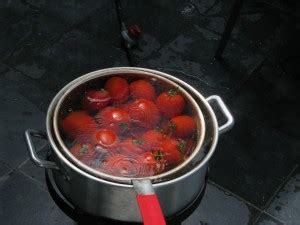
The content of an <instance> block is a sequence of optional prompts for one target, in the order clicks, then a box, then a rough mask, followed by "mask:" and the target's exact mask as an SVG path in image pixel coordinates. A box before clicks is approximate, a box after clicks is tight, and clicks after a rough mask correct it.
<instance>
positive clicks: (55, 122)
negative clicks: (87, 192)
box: [52, 69, 205, 184]
mask: <svg viewBox="0 0 300 225" xmlns="http://www.w3.org/2000/svg"><path fill="white" fill-rule="evenodd" d="M132 73H133V72H132V70H130V71H129V72H128V71H127V70H125V69H122V70H120V69H116V70H115V72H103V71H102V72H99V73H96V74H94V75H89V74H86V75H82V76H80V78H79V79H77V81H78V82H76V83H75V84H73V85H72V86H69V88H68V89H67V90H66V92H64V94H63V95H62V96H61V98H60V99H59V100H58V102H57V104H56V106H55V109H54V113H53V121H52V124H53V128H52V129H53V133H54V135H55V139H56V141H57V142H58V143H57V144H58V145H59V147H60V149H61V151H62V152H63V153H64V154H65V155H66V157H67V158H69V160H71V161H72V162H73V163H74V164H75V165H77V166H78V167H80V168H81V169H83V170H84V171H86V172H88V173H90V174H92V175H94V176H97V177H100V178H103V179H106V180H111V181H113V182H121V183H129V184H130V183H131V182H132V180H144V179H147V180H151V181H153V183H155V182H156V181H159V180H161V179H163V178H165V177H168V176H170V175H173V174H175V173H176V172H178V171H180V170H181V169H183V168H184V167H185V166H187V165H188V164H189V163H190V162H191V160H193V159H194V157H195V156H196V155H197V154H199V152H200V151H201V150H202V149H201V146H202V144H203V141H204V136H205V121H204V117H203V113H202V110H201V108H200V107H199V105H198V104H197V102H196V101H195V99H194V98H193V97H192V96H191V95H190V94H189V93H188V92H187V91H186V90H185V89H184V88H182V87H181V86H180V83H175V82H173V81H171V80H169V79H167V78H165V77H163V76H159V75H157V74H155V73H150V72H147V71H141V70H139V71H135V73H136V75H140V76H144V77H145V78H149V79H157V80H158V81H162V82H165V83H167V84H169V85H172V86H173V87H174V88H175V87H176V88H179V91H180V93H181V94H182V95H183V96H184V97H185V99H186V100H187V101H188V102H190V104H191V107H192V108H193V110H195V116H197V127H198V132H199V133H198V134H199V138H198V140H197V144H196V146H195V149H194V151H193V152H192V154H191V155H190V156H189V157H188V158H187V159H186V160H185V161H184V162H182V163H180V164H179V165H177V166H176V167H174V168H173V169H171V170H168V171H166V172H163V173H160V174H158V175H155V176H147V177H120V176H114V175H111V174H107V173H104V172H100V171H97V170H96V169H94V168H91V167H89V166H87V165H85V164H84V163H82V162H81V161H80V160H78V159H77V158H76V157H75V156H73V155H72V154H71V153H70V151H69V149H68V148H67V147H66V145H65V143H64V141H63V140H62V137H61V132H60V130H59V125H58V116H59V112H60V110H61V107H62V105H63V102H64V101H65V99H67V98H68V96H69V95H70V93H72V92H74V90H75V89H76V88H78V87H79V86H81V85H83V84H85V83H87V82H90V81H93V80H94V79H97V78H101V77H104V78H106V77H108V78H109V77H112V76H119V75H122V74H132Z"/></svg>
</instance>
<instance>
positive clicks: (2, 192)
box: [0, 172, 75, 225]
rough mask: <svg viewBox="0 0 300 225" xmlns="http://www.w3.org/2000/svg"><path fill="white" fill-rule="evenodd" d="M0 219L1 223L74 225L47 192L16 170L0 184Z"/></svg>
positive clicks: (6, 224) (13, 224)
mask: <svg viewBox="0 0 300 225" xmlns="http://www.w3.org/2000/svg"><path fill="white" fill-rule="evenodd" d="M0 221H1V224H3V225H21V224H24V225H40V224H45V225H46V224H49V225H50V224H51V225H54V224H60V225H61V224H64V225H71V224H72V225H75V223H74V221H72V220H71V219H69V218H68V217H67V216H66V215H64V214H63V212H62V211H61V210H60V209H58V208H57V206H56V205H55V203H54V202H53V200H52V199H51V197H50V195H49V193H48V192H46V191H44V190H42V189H40V188H39V187H38V186H37V184H36V183H35V182H33V181H32V180H30V179H29V178H27V177H25V176H24V175H22V174H20V173H18V172H15V173H14V174H13V175H12V176H11V177H10V178H9V179H8V180H6V181H5V182H4V183H3V184H1V186H0Z"/></svg>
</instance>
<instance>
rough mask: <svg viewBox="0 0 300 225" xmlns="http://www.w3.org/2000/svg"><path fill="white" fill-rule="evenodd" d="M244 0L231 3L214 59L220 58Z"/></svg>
mask: <svg viewBox="0 0 300 225" xmlns="http://www.w3.org/2000/svg"><path fill="white" fill-rule="evenodd" d="M243 2H244V0H236V1H235V2H234V4H233V7H232V10H231V13H230V16H229V18H228V21H227V23H226V26H225V30H224V32H223V34H222V37H221V40H220V42H219V46H218V48H217V50H216V52H215V59H221V58H222V54H223V51H224V49H225V47H226V45H227V42H228V40H229V38H230V35H231V32H232V30H233V27H234V25H235V23H236V20H237V17H238V16H239V14H240V11H241V8H242V6H243Z"/></svg>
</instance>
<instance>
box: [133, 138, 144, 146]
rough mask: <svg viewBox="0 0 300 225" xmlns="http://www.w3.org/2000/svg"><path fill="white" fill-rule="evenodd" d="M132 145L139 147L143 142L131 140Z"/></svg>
mask: <svg viewBox="0 0 300 225" xmlns="http://www.w3.org/2000/svg"><path fill="white" fill-rule="evenodd" d="M132 144H134V145H141V144H143V141H142V140H139V139H132Z"/></svg>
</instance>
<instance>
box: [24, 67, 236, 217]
mask: <svg viewBox="0 0 300 225" xmlns="http://www.w3.org/2000/svg"><path fill="white" fill-rule="evenodd" d="M120 70H121V71H124V72H137V71H147V72H152V73H156V74H158V75H160V76H164V77H166V78H168V79H171V80H173V81H174V82H176V83H178V84H179V85H181V86H182V87H184V88H185V89H186V90H187V91H188V92H189V93H190V94H191V95H192V96H193V97H194V98H195V99H196V101H197V102H198V104H199V106H200V108H201V109H202V111H203V112H204V114H205V120H206V123H205V124H207V125H206V126H207V128H209V129H208V130H210V132H207V133H206V135H205V139H206V140H207V141H208V142H209V144H208V145H206V147H205V152H206V155H205V157H204V158H203V160H201V161H200V162H199V163H198V164H197V165H194V166H193V168H192V169H191V170H189V171H188V172H186V173H184V174H181V175H180V176H178V177H174V178H172V179H169V180H168V181H163V182H159V183H155V184H153V188H154V190H155V192H156V194H157V195H158V198H159V202H160V204H161V208H162V210H163V213H164V215H165V216H166V217H170V216H172V215H174V214H176V213H177V212H179V211H180V210H182V209H184V208H185V207H186V206H188V204H189V203H191V202H192V201H193V200H194V199H195V198H196V196H197V195H198V194H199V192H200V191H201V190H202V188H203V187H204V184H205V176H206V173H207V169H208V162H209V159H210V158H211V156H212V155H213V153H214V150H215V148H216V144H217V141H218V134H219V133H221V132H223V131H226V130H228V129H230V128H231V127H232V125H233V118H232V116H231V114H230V113H229V111H228V110H227V108H226V106H225V105H224V103H223V102H222V100H221V99H220V98H219V97H218V96H211V97H209V98H207V99H205V98H204V97H203V96H202V95H201V94H200V93H198V92H197V91H196V90H195V89H194V88H192V87H191V86H190V85H188V84H186V83H185V82H183V81H181V80H179V79H177V78H175V77H173V76H171V75H168V74H165V73H162V72H159V71H154V70H148V69H143V68H132V67H130V68H127V67H126V68H125V67H120V68H111V69H105V70H100V71H95V72H92V73H90V74H87V75H85V76H95V75H97V74H98V75H101V73H107V72H112V73H113V72H114V71H118V72H119V71H120ZM78 79H80V78H78ZM78 79H77V80H78ZM75 82H76V80H74V81H72V82H71V83H70V84H68V85H66V86H65V87H64V88H63V89H62V90H61V91H60V92H59V93H58V94H57V95H56V97H55V98H54V99H53V101H52V103H51V104H50V106H49V110H48V113H47V123H46V125H47V134H46V136H47V139H48V140H49V142H50V146H51V160H52V161H45V160H41V159H39V158H38V156H37V154H36V152H35V151H34V145H33V143H32V140H31V138H30V136H35V137H42V138H43V135H42V134H41V133H40V132H35V131H32V130H27V131H26V133H25V135H26V141H27V146H28V149H29V153H30V156H31V158H32V160H33V162H34V163H35V164H36V165H38V166H40V167H44V168H47V169H53V177H54V180H55V182H56V185H57V187H58V188H59V190H60V191H61V193H62V194H63V195H64V197H65V198H66V199H67V200H68V201H69V202H70V203H72V204H73V205H74V206H76V207H78V208H79V209H81V210H83V211H84V212H87V213H90V214H93V215H95V216H99V217H105V218H110V219H114V220H120V221H127V222H141V221H142V219H141V217H140V212H139V209H138V205H137V202H136V193H135V191H134V189H133V186H132V185H130V184H120V183H116V182H111V181H106V180H103V179H100V178H98V177H95V176H93V175H91V174H89V173H87V172H85V171H83V170H81V169H79V168H78V167H76V166H75V165H74V164H73V163H72V162H70V161H69V160H68V159H66V157H65V156H64V155H63V154H62V153H61V151H60V149H59V146H58V145H57V143H56V141H55V138H54V135H53V130H52V126H51V124H52V114H53V109H54V107H55V105H56V103H57V101H58V100H59V99H60V96H62V94H63V93H64V92H65V91H66V90H68V87H69V86H71V85H72V84H73V83H75ZM212 100H215V101H216V102H217V103H219V106H220V109H221V111H222V112H223V113H224V115H225V116H226V118H227V122H226V123H225V124H224V125H222V126H220V127H218V123H217V120H216V117H215V114H214V112H213V110H212V109H211V107H210V105H209V101H212Z"/></svg>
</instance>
